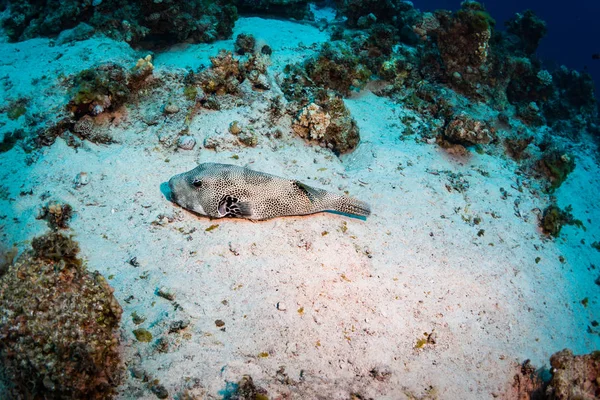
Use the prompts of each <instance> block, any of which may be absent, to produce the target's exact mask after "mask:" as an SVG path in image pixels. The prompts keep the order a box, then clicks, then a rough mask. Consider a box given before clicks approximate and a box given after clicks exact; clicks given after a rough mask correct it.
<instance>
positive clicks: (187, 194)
mask: <svg viewBox="0 0 600 400" xmlns="http://www.w3.org/2000/svg"><path fill="white" fill-rule="evenodd" d="M169 188H170V190H171V200H172V201H173V202H175V203H177V204H179V205H180V206H181V207H183V208H185V209H188V210H190V211H193V212H195V213H197V214H201V215H206V216H208V217H211V218H223V217H236V218H246V219H251V220H265V219H270V218H276V217H284V216H292V215H307V214H314V213H318V212H321V211H334V212H336V211H337V212H340V213H344V214H351V215H356V216H361V217H367V216H369V215H370V214H371V209H370V207H369V205H368V204H367V203H365V202H363V201H360V200H356V199H353V198H351V197H348V196H343V195H340V194H335V193H331V192H328V191H326V190H323V189H317V188H314V187H311V186H308V185H305V184H304V183H302V182H299V181H296V180H291V179H285V178H280V177H278V176H275V175H271V174H267V173H264V172H258V171H253V170H251V169H248V168H244V167H238V166H236V165H230V164H217V163H204V164H200V165H198V166H197V167H196V168H194V169H192V170H191V171H187V172H184V173H182V174H178V175H175V176H173V177H172V178H171V179H170V180H169Z"/></svg>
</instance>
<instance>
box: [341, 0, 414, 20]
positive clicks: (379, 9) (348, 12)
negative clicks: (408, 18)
mask: <svg viewBox="0 0 600 400" xmlns="http://www.w3.org/2000/svg"><path fill="white" fill-rule="evenodd" d="M336 5H337V9H338V13H339V14H341V15H344V16H345V17H347V18H348V25H349V26H351V27H365V22H366V21H365V20H372V21H377V22H380V23H388V24H391V23H394V24H401V22H402V16H403V14H404V13H407V12H410V11H413V10H414V7H413V4H412V2H410V1H405V0H386V1H380V0H336Z"/></svg>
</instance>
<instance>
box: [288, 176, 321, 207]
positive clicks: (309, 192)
mask: <svg viewBox="0 0 600 400" xmlns="http://www.w3.org/2000/svg"><path fill="white" fill-rule="evenodd" d="M293 184H294V185H295V186H296V187H297V188H298V189H300V191H302V192H303V193H304V194H306V196H308V199H309V200H310V202H311V203H313V202H314V201H315V199H316V198H317V197H319V195H320V194H321V193H320V192H321V191H320V190H319V189H315V188H314V187H311V186H308V185H306V184H304V183H302V182H300V181H294V182H293Z"/></svg>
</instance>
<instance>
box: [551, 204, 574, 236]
mask: <svg viewBox="0 0 600 400" xmlns="http://www.w3.org/2000/svg"><path fill="white" fill-rule="evenodd" d="M572 210H573V207H571V206H570V205H569V206H567V207H565V209H564V210H562V209H561V208H560V207H558V206H557V205H555V204H552V205H550V206H548V207H547V208H546V209H545V210H544V212H543V214H542V219H541V221H540V227H541V228H542V231H544V233H546V234H548V235H550V236H553V237H557V236H558V235H559V234H560V231H561V229H562V227H563V226H564V225H575V226H577V227H579V228H582V229H583V228H584V226H583V223H582V222H581V221H580V220H578V219H575V218H574V217H573V214H571V211H572Z"/></svg>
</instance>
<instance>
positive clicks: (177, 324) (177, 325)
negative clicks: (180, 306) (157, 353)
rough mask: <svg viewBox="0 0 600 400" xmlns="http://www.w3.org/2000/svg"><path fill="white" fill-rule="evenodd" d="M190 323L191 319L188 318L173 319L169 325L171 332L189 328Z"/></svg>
mask: <svg viewBox="0 0 600 400" xmlns="http://www.w3.org/2000/svg"><path fill="white" fill-rule="evenodd" d="M189 325H190V321H188V320H179V321H173V322H171V324H170V325H169V333H176V332H179V331H181V330H183V329H185V328H187V327H188V326H189Z"/></svg>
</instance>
